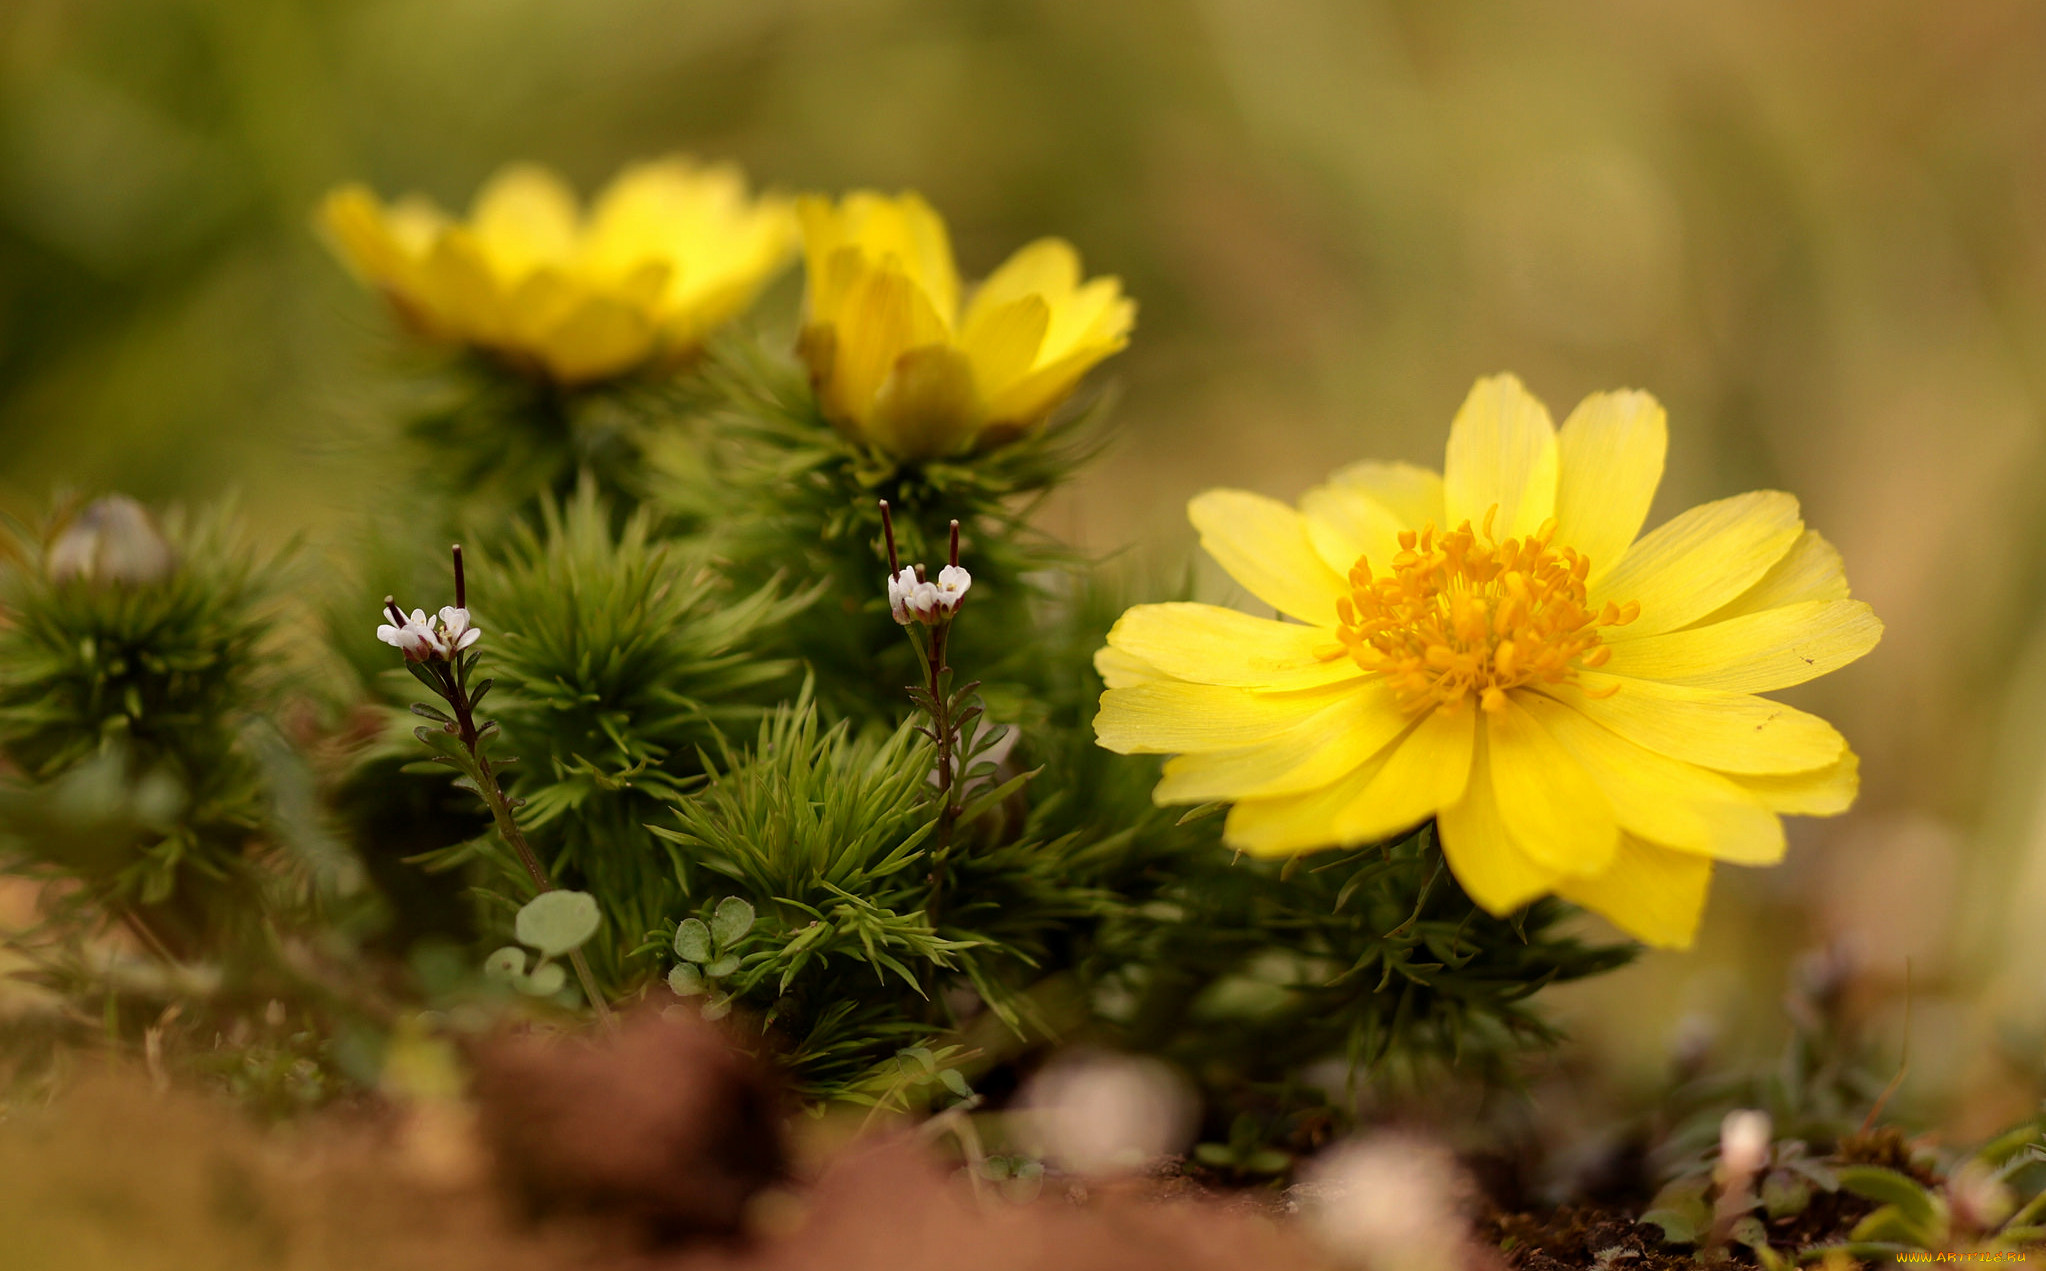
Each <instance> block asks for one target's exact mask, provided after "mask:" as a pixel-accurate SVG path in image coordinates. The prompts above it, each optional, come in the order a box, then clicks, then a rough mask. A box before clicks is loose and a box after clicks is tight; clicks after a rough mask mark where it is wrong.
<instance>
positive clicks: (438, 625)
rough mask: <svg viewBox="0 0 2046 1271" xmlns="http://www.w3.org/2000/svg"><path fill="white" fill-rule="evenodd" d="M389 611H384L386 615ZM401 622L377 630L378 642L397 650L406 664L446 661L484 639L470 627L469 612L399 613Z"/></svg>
mask: <svg viewBox="0 0 2046 1271" xmlns="http://www.w3.org/2000/svg"><path fill="white" fill-rule="evenodd" d="M390 612H391V610H389V609H387V610H385V613H386V615H388V614H389V613H390ZM398 612H399V616H400V617H401V618H403V619H404V620H403V621H402V622H399V623H396V624H393V623H389V622H386V623H383V624H382V625H380V626H378V627H377V639H379V640H382V641H383V642H384V643H385V644H388V645H390V646H391V647H392V648H394V649H397V650H399V651H400V652H402V653H403V654H404V655H405V660H406V661H408V662H432V661H435V660H436V659H439V660H446V659H448V658H451V657H453V656H455V655H456V654H457V653H460V652H461V651H462V650H464V649H466V648H468V647H469V646H470V645H472V644H474V643H476V641H478V640H480V639H482V638H483V632H482V631H481V630H479V629H478V628H476V627H472V626H470V625H469V611H468V610H467V609H457V608H455V607H454V606H453V605H449V606H447V607H446V608H444V609H442V610H441V611H440V612H439V613H437V614H434V615H432V616H428V614H427V612H426V610H424V609H414V610H413V611H412V612H411V613H410V614H406V613H404V612H403V611H402V610H400V611H398Z"/></svg>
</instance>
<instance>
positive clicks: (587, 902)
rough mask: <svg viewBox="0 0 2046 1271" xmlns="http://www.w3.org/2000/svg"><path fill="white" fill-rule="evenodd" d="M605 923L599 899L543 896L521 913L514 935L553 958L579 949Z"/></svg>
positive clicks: (583, 894) (562, 893)
mask: <svg viewBox="0 0 2046 1271" xmlns="http://www.w3.org/2000/svg"><path fill="white" fill-rule="evenodd" d="M602 921H603V919H602V918H601V916H600V915H599V914H598V913H597V898H596V897H595V896H592V895H590V894H589V893H588V892H586V891H547V892H541V893H540V894H539V895H537V896H535V897H533V898H532V899H531V900H529V901H527V902H526V907H525V908H524V909H521V910H519V916H518V919H517V920H516V921H515V922H513V923H512V931H513V933H514V934H516V935H517V936H518V938H519V943H520V944H523V945H528V946H530V947H532V948H535V949H538V950H539V951H540V956H542V957H547V958H552V957H556V956H558V955H560V954H563V953H567V952H568V951H569V950H570V949H575V948H579V947H580V946H581V945H582V943H583V941H585V940H588V939H589V938H590V937H591V936H593V935H596V934H597V925H598V924H599V923H600V922H602Z"/></svg>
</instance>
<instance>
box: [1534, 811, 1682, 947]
mask: <svg viewBox="0 0 2046 1271" xmlns="http://www.w3.org/2000/svg"><path fill="white" fill-rule="evenodd" d="M1711 887H1712V860H1711V858H1710V857H1706V856H1698V855H1694V854H1692V853H1689V852H1672V851H1670V850H1668V849H1667V848H1661V847H1654V846H1651V845H1650V844H1647V843H1643V842H1641V841H1640V840H1638V839H1634V838H1627V839H1625V840H1623V841H1622V842H1621V844H1620V850H1619V852H1618V853H1617V854H1616V855H1615V856H1614V857H1613V864H1612V867H1611V868H1610V869H1608V870H1606V872H1605V873H1603V874H1600V875H1598V876H1596V877H1593V878H1563V879H1559V880H1557V883H1556V894H1557V895H1559V896H1561V897H1563V898H1564V899H1565V900H1568V901H1570V902H1571V903H1572V904H1577V905H1582V906H1584V907H1585V908H1586V909H1589V910H1591V911H1592V912H1593V913H1596V914H1601V915H1603V916H1604V917H1605V918H1606V919H1607V920H1608V921H1610V922H1611V923H1612V924H1613V925H1614V926H1615V927H1618V928H1619V929H1620V930H1622V931H1624V932H1626V933H1627V934H1628V935H1630V936H1633V937H1634V938H1635V939H1636V940H1640V941H1642V942H1643V943H1645V944H1651V945H1655V946H1656V947H1658V948H1663V949H1686V948H1689V947H1690V944H1691V939H1692V937H1694V936H1695V935H1696V934H1697V932H1698V918H1699V916H1700V915H1701V914H1703V913H1704V912H1705V895H1706V893H1707V892H1708V891H1710V890H1711Z"/></svg>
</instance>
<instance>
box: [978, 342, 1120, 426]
mask: <svg viewBox="0 0 2046 1271" xmlns="http://www.w3.org/2000/svg"><path fill="white" fill-rule="evenodd" d="M1048 339H1049V337H1047V340H1048ZM1128 343H1129V341H1128V340H1127V339H1122V338H1118V339H1116V340H1113V341H1110V342H1107V343H1102V344H1086V345H1081V346H1080V347H1078V348H1077V349H1076V350H1075V351H1073V352H1072V353H1069V354H1067V355H1066V356H1065V357H1062V358H1060V359H1059V360H1058V361H1056V362H1049V363H1046V364H1044V365H1042V366H1039V367H1038V368H1037V369H1036V370H1034V371H1032V372H1030V374H1028V375H1026V376H1024V377H1023V378H1022V379H1020V380H1017V381H1015V382H1014V383H1012V384H1009V385H1007V386H1006V387H1004V388H1002V389H1001V390H1000V391H998V392H996V393H995V394H994V396H993V397H991V398H990V399H989V400H988V419H989V420H990V421H992V422H995V423H1000V424H1011V425H1017V426H1028V425H1030V424H1034V423H1036V422H1037V421H1038V420H1040V419H1043V418H1044V417H1045V416H1046V415H1047V414H1049V413H1050V412H1051V410H1052V409H1053V408H1054V407H1056V406H1057V405H1058V404H1059V403H1060V402H1062V401H1064V400H1065V399H1066V398H1067V397H1069V396H1071V395H1072V392H1073V389H1074V387H1075V386H1077V385H1078V384H1079V382H1080V380H1081V377H1083V376H1085V375H1086V374H1087V372H1088V371H1090V370H1093V369H1094V364H1095V363H1097V362H1099V361H1101V360H1102V359H1103V358H1105V357H1108V356H1109V355H1110V354H1112V353H1117V352H1120V351H1121V350H1122V349H1123V348H1124V346H1126V345H1127V344H1128Z"/></svg>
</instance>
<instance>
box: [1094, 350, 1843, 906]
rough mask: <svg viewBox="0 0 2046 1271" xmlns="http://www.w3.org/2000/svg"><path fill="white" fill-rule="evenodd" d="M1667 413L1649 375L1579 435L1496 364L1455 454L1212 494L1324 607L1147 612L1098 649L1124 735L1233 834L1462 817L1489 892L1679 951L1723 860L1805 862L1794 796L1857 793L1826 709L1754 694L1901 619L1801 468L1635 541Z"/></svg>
mask: <svg viewBox="0 0 2046 1271" xmlns="http://www.w3.org/2000/svg"><path fill="white" fill-rule="evenodd" d="M1666 446H1667V432H1666V429H1665V425H1664V416H1663V410H1662V408H1661V407H1660V406H1659V405H1657V404H1656V402H1655V400H1654V399H1653V398H1651V397H1649V396H1648V395H1647V394H1645V393H1634V392H1621V393H1602V394H1598V395H1596V396H1593V397H1589V398H1587V399H1585V401H1584V402H1583V403H1582V404H1581V405H1579V406H1578V408H1577V410H1576V411H1575V412H1573V413H1572V414H1571V416H1570V418H1569V419H1568V420H1567V421H1566V422H1565V423H1564V425H1563V427H1562V429H1561V430H1560V431H1559V430H1557V429H1556V428H1555V427H1554V426H1553V425H1552V424H1551V422H1550V418H1549V413H1548V411H1547V409H1546V408H1545V407H1543V405H1542V404H1541V403H1540V402H1539V401H1537V400H1535V398H1534V397H1533V396H1531V395H1530V394H1529V393H1528V392H1527V390H1526V389H1524V388H1522V387H1521V385H1520V382H1519V381H1518V380H1515V379H1513V378H1512V377H1511V376H1501V377H1498V378H1496V379H1488V380H1482V381H1480V382H1479V383H1478V385H1477V387H1476V388H1474V389H1472V390H1471V394H1470V397H1469V398H1468V399H1467V400H1466V401H1465V402H1464V405H1463V409H1462V410H1461V411H1460V412H1459V413H1458V415H1457V417H1456V422H1455V424H1454V425H1453V426H1452V427H1451V429H1450V434H1449V449H1448V456H1447V462H1446V463H1445V465H1444V472H1443V474H1442V475H1439V476H1438V475H1437V474H1435V473H1433V472H1430V471H1427V470H1425V469H1421V468H1415V467H1410V466H1407V465H1404V464H1382V463H1364V464H1359V465H1357V466H1355V467H1352V468H1348V469H1345V470H1343V471H1341V472H1338V473H1336V474H1335V476H1334V477H1332V478H1331V479H1330V480H1329V482H1328V484H1326V485H1324V486H1321V487H1319V488H1317V489H1315V490H1312V491H1309V492H1308V494H1307V495H1306V496H1305V497H1304V498H1303V499H1301V500H1300V504H1299V507H1298V509H1297V510H1296V509H1295V508H1292V507H1288V506H1286V505H1285V504H1283V503H1280V502H1277V501H1275V500H1272V499H1268V498H1264V497H1262V496H1260V495H1256V494H1249V493H1245V492H1243V491H1237V490H1213V491H1209V492H1208V493H1206V494H1203V495H1200V496H1199V497H1197V498H1195V499H1194V500H1193V502H1192V504H1191V505H1190V506H1189V508H1188V511H1189V514H1190V515H1191V517H1192V520H1193V523H1194V526H1195V528H1197V529H1198V530H1199V531H1200V535H1201V545H1202V546H1203V547H1204V548H1205V549H1206V550H1207V551H1208V553H1209V554H1210V555H1212V556H1213V557H1214V558H1215V560H1216V561H1217V562H1218V563H1219V564H1220V565H1221V566H1222V568H1223V569H1225V570H1227V571H1228V572H1229V574H1230V575H1231V576H1232V577H1233V578H1235V580H1236V581H1237V582H1238V583H1240V584H1242V586H1243V587H1244V588H1245V589H1246V590H1248V591H1249V592H1250V593H1251V594H1252V595H1253V596H1256V597H1257V598H1258V599H1259V600H1262V601H1263V602H1265V603H1266V604H1268V605H1271V606H1272V607H1274V608H1275V609H1277V610H1279V611H1280V612H1282V613H1284V614H1287V615H1290V616H1291V617H1292V618H1295V619H1297V620H1298V621H1297V622H1286V621H1275V620H1272V619H1267V618H1257V617H1252V616H1250V615H1248V614H1244V613H1239V612H1237V611H1236V610H1233V609H1223V608H1217V607H1215V606H1212V605H1201V604H1163V605H1140V606H1138V607H1136V608H1133V609H1131V610H1130V611H1129V612H1127V613H1125V614H1124V615H1123V617H1122V618H1121V620H1120V621H1118V622H1117V623H1116V625H1115V628H1114V629H1113V630H1112V631H1110V633H1109V636H1108V645H1107V647H1106V648H1104V649H1102V650H1101V651H1100V652H1099V653H1098V654H1096V657H1095V664H1096V666H1097V667H1098V668H1099V669H1100V671H1101V674H1102V677H1103V679H1104V680H1105V681H1106V683H1107V684H1108V691H1107V692H1106V693H1104V694H1103V695H1102V698H1101V711H1100V714H1099V715H1098V716H1097V717H1096V719H1095V725H1094V726H1095V731H1096V735H1097V736H1098V738H1099V740H1100V742H1101V744H1102V745H1104V746H1106V747H1108V748H1109V749H1110V750H1115V751H1120V752H1123V753H1137V752H1144V753H1166V754H1174V755H1176V756H1177V757H1176V758H1174V759H1171V760H1169V761H1167V763H1166V765H1165V775H1164V779H1163V780H1162V781H1161V782H1160V783H1159V785H1158V788H1157V791H1156V798H1157V800H1158V802H1160V803H1205V802H1213V801H1226V802H1231V803H1233V804H1234V807H1233V808H1232V809H1231V810H1230V813H1229V818H1228V821H1227V822H1226V825H1225V828H1224V831H1223V838H1224V841H1225V842H1227V843H1229V844H1230V845H1232V846H1234V847H1237V848H1240V849H1241V850H1243V851H1246V852H1251V853H1255V854H1259V855H1285V854H1290V853H1296V852H1303V851H1308V850H1312V849H1315V848H1321V847H1329V846H1336V845H1351V844H1359V843H1370V842H1375V841H1379V840H1383V839H1386V838H1389V837H1391V836H1393V835H1396V834H1399V833H1401V832H1403V831H1406V830H1409V829H1411V828H1412V827H1414V826H1416V825H1418V824H1420V823H1421V822H1423V821H1425V820H1427V819H1428V818H1429V817H1434V818H1435V820H1436V829H1437V832H1438V834H1439V837H1440V841H1441V844H1442V850H1443V853H1444V855H1445V856H1446V857H1447V858H1448V861H1449V866H1450V869H1451V870H1452V872H1454V874H1455V875H1456V878H1457V880H1458V881H1459V882H1460V883H1462V884H1463V887H1464V890H1465V891H1466V892H1467V893H1469V895H1470V896H1471V898H1472V899H1473V900H1475V901H1476V902H1477V903H1478V904H1480V905H1481V906H1483V907H1484V908H1485V909H1487V910H1489V911H1490V912H1492V913H1494V914H1505V913H1508V912H1510V911H1512V910H1514V909H1516V908H1518V907H1519V906H1521V905H1523V904H1525V903H1527V902H1528V901H1530V900H1533V899H1535V898H1536V897H1538V896H1541V895H1543V894H1545V893H1550V892H1553V893H1555V894H1557V895H1560V896H1563V897H1564V898H1566V899H1568V900H1571V901H1574V902H1576V903H1578V904H1580V905H1583V906H1585V907H1587V908H1589V909H1593V910H1596V911H1597V912H1599V913H1601V914H1604V915H1605V916H1606V917H1607V918H1609V919H1611V920H1612V921H1613V922H1614V923H1615V924H1616V925H1617V926H1619V927H1620V928H1622V929H1623V930H1625V931H1627V932H1628V933H1630V934H1632V935H1634V936H1636V937H1637V938H1639V939H1641V940H1644V941H1647V942H1649V943H1651V944H1657V945H1667V946H1683V945H1687V944H1689V943H1690V941H1691V938H1692V935H1693V933H1694V932H1695V930H1696V928H1697V923H1698V917H1699V914H1700V912H1701V911H1702V910H1703V908H1704V903H1705V893H1706V889H1707V887H1708V885H1709V883H1710V880H1711V875H1712V863H1713V861H1714V860H1722V861H1731V862H1734V863H1736V864H1742V865H1768V864H1773V863H1775V862H1776V861H1778V860H1780V859H1781V858H1782V855H1783V847H1784V840H1783V825H1782V822H1781V820H1780V819H1779V815H1778V814H1780V813H1798V814H1804V815H1815V816H1826V815H1832V814H1835V813H1838V812H1842V811H1844V810H1845V809H1846V808H1847V806H1848V805H1849V804H1850V803H1851V802H1853V799H1854V795H1855V791H1856V787H1857V780H1858V772H1857V764H1856V760H1855V756H1854V753H1853V752H1852V751H1851V750H1849V749H1848V748H1847V744H1846V742H1845V741H1844V740H1843V739H1842V738H1841V736H1840V734H1839V733H1838V732H1836V731H1834V729H1833V728H1832V726H1831V725H1829V724H1827V723H1826V722H1825V721H1824V720H1822V719H1819V718H1817V717H1816V716H1813V715H1808V714H1806V713H1804V712H1803V711H1799V710H1795V709H1793V708H1791V707H1788V706H1784V705H1781V704H1779V703H1777V702H1773V701H1769V700H1767V699H1765V698H1761V697H1757V696H1754V695H1755V694H1757V693H1762V692H1768V691H1770V690H1773V689H1780V688H1785V687H1788V686H1789V685H1792V684H1797V683H1800V682H1802V681H1804V680H1808V679H1811V678H1813V677H1814V676H1818V675H1823V674H1825V673H1826V672H1828V671H1831V670H1834V669H1835V668H1837V667H1840V666H1842V665H1845V664H1846V663H1848V662H1851V661H1853V660H1854V659H1855V658H1858V657H1860V656H1861V655H1862V654H1864V653H1866V652H1868V651H1869V650H1870V649H1871V648H1873V647H1874V646H1875V643H1876V641H1877V639H1878V638H1879V637H1880V636H1881V633H1882V624H1881V623H1880V622H1878V621H1877V619H1876V617H1875V615H1874V614H1873V613H1872V612H1871V611H1870V610H1869V607H1868V606H1867V605H1865V604H1863V603H1861V602H1859V601H1856V600H1850V599H1848V591H1847V579H1846V576H1845V574H1844V573H1843V572H1842V569H1841V563H1840V556H1839V553H1837V552H1836V551H1834V550H1833V548H1832V547H1831V546H1830V545H1829V544H1828V543H1827V542H1826V541H1825V540H1824V539H1822V538H1820V537H1819V536H1818V535H1817V534H1816V533H1814V532H1812V531H1810V530H1807V529H1806V528H1805V527H1804V523H1803V521H1802V520H1800V519H1799V515H1798V506H1797V500H1796V499H1794V498H1792V497H1791V496H1790V495H1787V494H1782V493H1778V492H1775V491H1762V492H1758V493H1753V494H1744V495H1740V496H1738V497H1735V498H1731V499H1722V500H1720V501H1718V502H1716V503H1708V504H1705V505H1703V506H1702V507H1697V508H1693V509H1691V510H1690V511H1689V512H1686V513H1684V514H1683V515H1681V516H1679V517H1677V518H1676V519H1675V520H1672V521H1670V522H1669V523H1667V524H1665V525H1663V526H1662V527H1661V528H1659V529H1657V530H1655V531H1654V532H1652V533H1649V534H1647V535H1645V536H1642V537H1639V538H1637V537H1636V535H1637V534H1639V532H1640V529H1641V524H1642V522H1643V520H1644V519H1645V518H1646V517H1647V514H1648V506H1649V503H1650V501H1651V500H1652V499H1653V497H1654V495H1655V488H1656V486H1657V484H1658V483H1659V482H1660V480H1661V478H1662V467H1663V454H1664V451H1665V449H1666Z"/></svg>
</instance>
